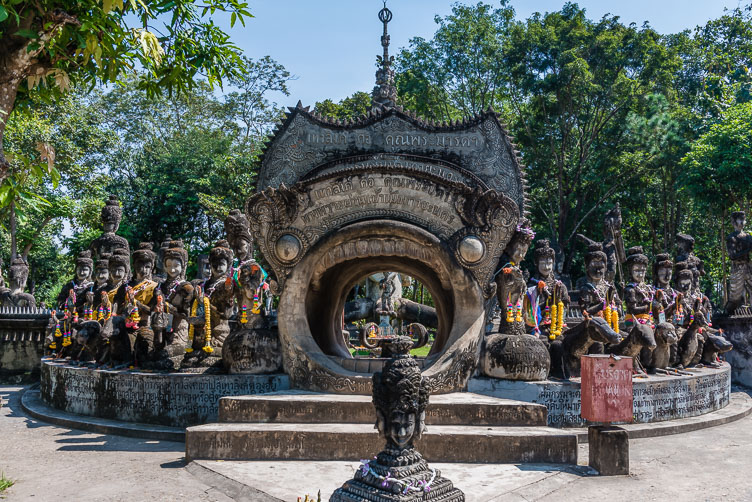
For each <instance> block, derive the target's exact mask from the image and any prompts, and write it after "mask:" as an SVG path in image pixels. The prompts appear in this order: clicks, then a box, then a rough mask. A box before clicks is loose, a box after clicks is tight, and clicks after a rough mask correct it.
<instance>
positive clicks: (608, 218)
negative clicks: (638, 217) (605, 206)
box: [603, 203, 621, 237]
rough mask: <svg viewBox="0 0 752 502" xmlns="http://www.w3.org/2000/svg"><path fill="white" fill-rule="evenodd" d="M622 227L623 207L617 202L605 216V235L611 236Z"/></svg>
mask: <svg viewBox="0 0 752 502" xmlns="http://www.w3.org/2000/svg"><path fill="white" fill-rule="evenodd" d="M620 228H621V207H619V204H618V203H617V204H616V206H614V207H613V208H611V209H610V210H609V211H608V212H607V213H606V215H605V216H604V217H603V235H604V236H605V237H611V234H612V232H614V231H615V230H619V229H620Z"/></svg>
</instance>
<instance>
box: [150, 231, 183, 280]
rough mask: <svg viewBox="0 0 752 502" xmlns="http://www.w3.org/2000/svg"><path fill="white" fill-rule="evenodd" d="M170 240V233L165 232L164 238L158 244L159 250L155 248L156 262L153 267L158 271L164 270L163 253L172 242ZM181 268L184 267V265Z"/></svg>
mask: <svg viewBox="0 0 752 502" xmlns="http://www.w3.org/2000/svg"><path fill="white" fill-rule="evenodd" d="M172 241H173V240H172V236H171V235H170V234H167V235H166V236H165V239H164V240H163V241H162V244H160V245H159V250H157V263H156V264H155V269H156V270H157V272H159V273H162V272H164V260H165V257H164V254H165V251H167V249H169V247H170V243H172ZM181 242H182V241H181ZM183 268H185V266H184V267H183Z"/></svg>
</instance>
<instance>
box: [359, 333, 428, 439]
mask: <svg viewBox="0 0 752 502" xmlns="http://www.w3.org/2000/svg"><path fill="white" fill-rule="evenodd" d="M412 346H413V342H412V340H411V339H410V338H409V337H406V336H399V337H396V338H394V339H393V340H392V341H391V342H389V349H390V351H391V352H392V354H394V355H393V357H392V358H391V359H389V360H388V361H387V362H386V363H385V364H384V369H383V371H378V372H376V373H374V374H373V404H374V407H375V408H376V427H377V428H378V430H379V433H380V434H381V435H382V437H384V438H385V439H386V441H387V449H397V450H405V449H408V448H412V446H413V442H414V441H415V440H416V439H420V436H421V434H422V433H423V431H424V430H425V415H426V406H427V405H428V395H429V391H428V384H427V382H426V381H424V380H423V377H422V376H421V374H420V368H419V367H418V364H417V362H415V359H412V358H411V357H410V355H409V352H410V349H411V348H412Z"/></svg>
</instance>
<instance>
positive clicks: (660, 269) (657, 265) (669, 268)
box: [653, 253, 674, 289]
mask: <svg viewBox="0 0 752 502" xmlns="http://www.w3.org/2000/svg"><path fill="white" fill-rule="evenodd" d="M673 270H674V262H673V261H671V256H669V254H668V253H660V254H658V255H656V256H655V261H654V262H653V282H654V283H655V285H656V286H658V287H659V288H661V289H663V288H667V287H668V286H669V284H671V277H672V275H673Z"/></svg>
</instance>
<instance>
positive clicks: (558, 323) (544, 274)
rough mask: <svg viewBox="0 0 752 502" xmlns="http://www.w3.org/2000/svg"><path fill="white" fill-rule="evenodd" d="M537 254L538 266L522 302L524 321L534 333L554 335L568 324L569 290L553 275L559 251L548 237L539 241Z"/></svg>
mask: <svg viewBox="0 0 752 502" xmlns="http://www.w3.org/2000/svg"><path fill="white" fill-rule="evenodd" d="M534 256H535V269H536V270H535V272H534V275H533V276H532V277H531V278H530V280H529V281H528V284H527V291H526V292H525V301H524V306H523V314H524V317H525V323H526V324H527V327H528V331H529V332H532V334H534V335H537V336H542V337H544V338H549V339H555V338H556V337H557V336H559V335H561V333H562V331H563V329H564V328H565V326H566V325H565V324H564V323H565V320H566V316H567V310H568V309H569V301H570V300H569V292H568V291H567V287H566V286H565V285H564V284H563V283H562V282H561V281H559V280H557V279H556V277H555V276H554V263H555V262H556V253H555V251H554V250H553V249H552V248H551V246H550V243H549V241H548V239H541V240H539V241H538V243H537V244H536V246H535V255H534ZM552 327H553V329H552Z"/></svg>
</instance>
